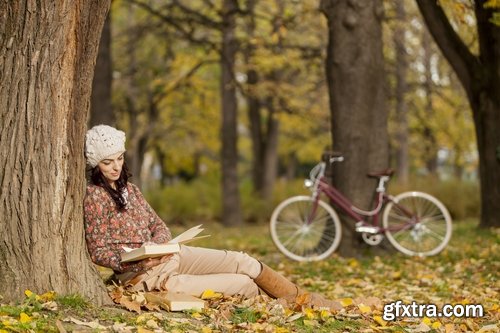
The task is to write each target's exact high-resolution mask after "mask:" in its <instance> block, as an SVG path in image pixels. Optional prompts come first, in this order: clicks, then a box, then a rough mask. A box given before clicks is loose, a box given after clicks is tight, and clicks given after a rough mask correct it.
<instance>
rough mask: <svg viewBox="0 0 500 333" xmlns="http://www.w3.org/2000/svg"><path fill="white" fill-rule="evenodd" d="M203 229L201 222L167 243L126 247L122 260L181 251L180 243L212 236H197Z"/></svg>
mask: <svg viewBox="0 0 500 333" xmlns="http://www.w3.org/2000/svg"><path fill="white" fill-rule="evenodd" d="M203 230H204V229H202V228H201V224H200V225H197V226H195V227H192V228H191V229H188V230H186V231H184V232H183V233H181V234H180V235H179V236H177V237H175V238H173V239H171V240H170V241H169V242H168V243H167V244H151V245H143V246H141V247H139V248H137V249H130V248H127V247H124V248H123V249H124V250H125V252H123V253H122V254H121V259H122V262H129V261H137V260H141V259H145V258H154V257H161V256H164V255H166V254H169V253H175V252H179V251H180V245H179V244H185V243H187V242H191V241H193V240H195V239H200V238H205V237H208V236H210V235H205V236H198V237H196V236H197V235H198V234H199V233H200V232H202V231H203Z"/></svg>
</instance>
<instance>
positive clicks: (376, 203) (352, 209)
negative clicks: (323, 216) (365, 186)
mask: <svg viewBox="0 0 500 333" xmlns="http://www.w3.org/2000/svg"><path fill="white" fill-rule="evenodd" d="M323 172H324V166H322V167H321V169H320V172H319V177H318V179H316V182H315V183H314V188H313V198H314V199H315V205H314V208H313V210H312V212H311V214H312V215H314V214H315V213H316V212H315V211H316V209H315V207H317V201H318V200H319V199H320V197H321V194H325V195H326V196H327V197H328V198H329V199H330V205H332V204H333V206H335V207H336V208H338V209H340V210H341V211H342V212H344V213H345V214H346V215H348V216H349V217H351V218H352V219H353V220H354V221H356V223H362V224H363V225H367V226H369V227H375V228H377V229H376V232H371V233H383V232H385V231H386V230H390V231H397V230H402V229H406V228H410V227H412V226H413V225H415V224H416V223H418V221H415V220H413V219H412V217H413V214H411V213H410V212H409V211H408V210H407V209H405V208H404V207H402V206H400V205H398V203H397V202H395V201H393V197H392V196H391V195H388V194H386V193H385V183H386V182H387V181H388V180H389V179H390V178H389V177H388V176H382V177H381V178H380V179H379V184H378V187H377V188H376V190H375V192H376V193H377V194H378V195H377V196H376V197H375V198H374V199H373V202H372V205H373V207H374V208H373V209H372V210H370V211H364V210H362V209H359V208H357V207H356V206H355V205H354V204H353V203H352V202H351V201H350V200H349V199H347V198H346V197H345V196H344V195H343V194H342V193H341V192H340V191H339V190H337V189H336V188H335V187H334V186H332V185H330V184H328V183H327V181H326V179H325V177H324V176H323ZM388 202H393V203H394V205H396V206H397V207H398V208H399V209H400V210H401V212H402V213H404V214H405V215H407V216H408V217H409V218H410V219H411V221H412V223H409V224H408V225H405V226H403V227H399V228H397V229H396V228H394V229H392V228H391V229H389V228H383V227H382V226H381V225H380V223H379V221H380V212H381V210H382V207H384V206H385V204H387V203H388ZM370 217H371V220H370V221H369V220H368V218H370Z"/></svg>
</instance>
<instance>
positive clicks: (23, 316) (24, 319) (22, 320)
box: [19, 312, 31, 324]
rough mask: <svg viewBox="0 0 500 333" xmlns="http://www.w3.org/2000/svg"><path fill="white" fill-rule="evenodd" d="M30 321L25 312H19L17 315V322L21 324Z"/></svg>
mask: <svg viewBox="0 0 500 333" xmlns="http://www.w3.org/2000/svg"><path fill="white" fill-rule="evenodd" d="M30 321H31V317H30V316H28V315H27V314H26V313H24V312H21V314H20V315H19V322H20V323H22V324H26V323H29V322H30Z"/></svg>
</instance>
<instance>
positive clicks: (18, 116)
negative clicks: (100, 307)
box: [0, 0, 110, 304]
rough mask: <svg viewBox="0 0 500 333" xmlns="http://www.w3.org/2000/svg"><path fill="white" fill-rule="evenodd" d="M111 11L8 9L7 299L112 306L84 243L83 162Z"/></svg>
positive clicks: (0, 77)
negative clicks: (81, 300)
mask: <svg viewBox="0 0 500 333" xmlns="http://www.w3.org/2000/svg"><path fill="white" fill-rule="evenodd" d="M109 5H110V1H73V0H59V1H21V0H19V1H2V3H1V4H0V59H1V62H2V63H1V65H0V142H1V145H0V163H1V165H0V190H1V191H0V216H1V221H0V223H1V230H2V232H1V233H0V294H1V295H2V296H3V297H4V301H10V300H16V299H20V298H23V297H24V294H23V292H24V290H25V289H30V290H32V291H34V292H37V293H42V292H45V291H49V290H54V291H56V292H57V293H59V294H68V293H79V294H80V295H83V296H85V297H88V298H90V299H91V300H93V301H94V302H95V303H97V304H101V303H103V302H107V301H108V298H107V295H106V290H105V288H104V284H103V283H102V281H101V279H100V278H99V275H98V272H97V270H96V269H95V268H94V266H93V264H92V263H91V262H90V260H89V256H88V254H87V250H86V246H85V242H84V237H83V208H82V202H83V197H84V191H85V177H84V169H85V161H84V156H83V146H84V136H85V130H86V120H87V115H88V111H89V103H90V93H91V91H90V90H91V84H92V76H93V71H94V65H95V59H96V54H97V45H98V42H99V37H100V33H101V29H102V25H103V23H104V20H105V18H106V13H107V11H108V9H109Z"/></svg>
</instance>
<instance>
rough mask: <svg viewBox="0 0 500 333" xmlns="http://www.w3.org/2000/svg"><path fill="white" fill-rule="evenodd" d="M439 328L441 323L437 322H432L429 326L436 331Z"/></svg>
mask: <svg viewBox="0 0 500 333" xmlns="http://www.w3.org/2000/svg"><path fill="white" fill-rule="evenodd" d="M440 327H441V323H440V322H439V321H436V322H433V323H432V325H431V328H433V329H435V330H437V329H438V328H440Z"/></svg>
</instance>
